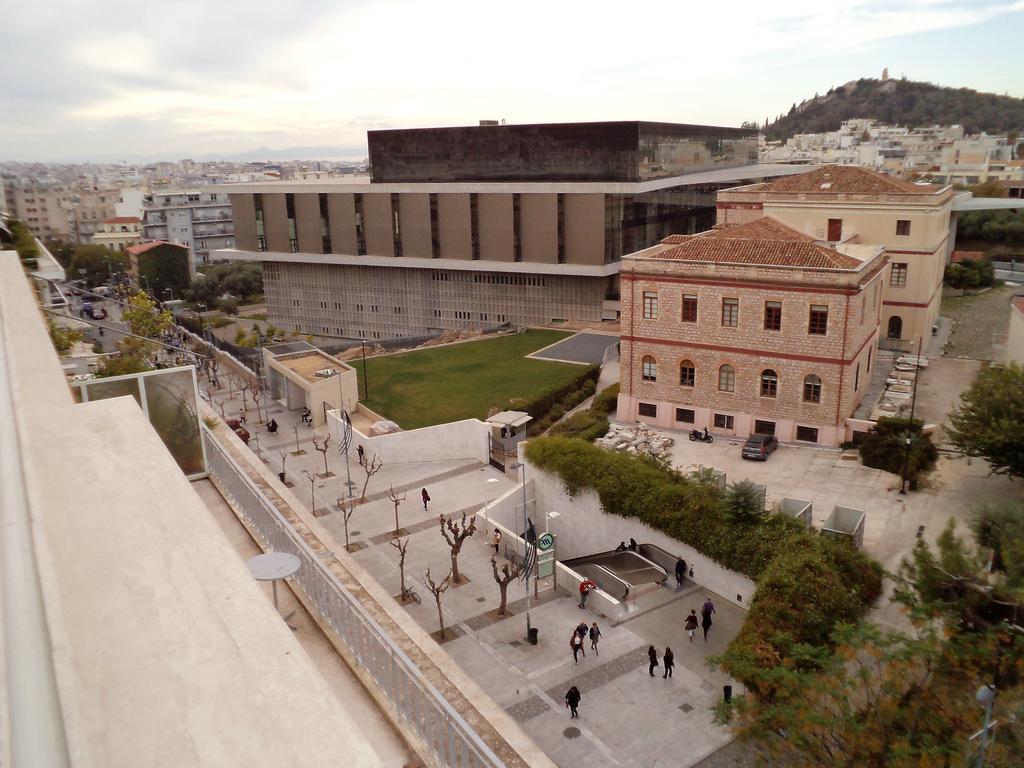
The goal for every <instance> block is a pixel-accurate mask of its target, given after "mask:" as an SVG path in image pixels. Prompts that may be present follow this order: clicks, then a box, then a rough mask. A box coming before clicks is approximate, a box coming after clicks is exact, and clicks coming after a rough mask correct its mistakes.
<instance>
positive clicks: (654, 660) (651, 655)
mask: <svg viewBox="0 0 1024 768" xmlns="http://www.w3.org/2000/svg"><path fill="white" fill-rule="evenodd" d="M647 660H648V661H650V665H649V666H648V667H647V671H648V672H649V673H650V675H651V677H654V670H655V669H657V668H658V652H657V651H656V650H654V646H653V645H651V646H648V648H647Z"/></svg>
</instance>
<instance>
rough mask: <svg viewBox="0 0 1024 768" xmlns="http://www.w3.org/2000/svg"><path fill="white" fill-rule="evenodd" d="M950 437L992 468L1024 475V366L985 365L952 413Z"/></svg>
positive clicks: (1011, 474) (968, 453) (950, 415)
mask: <svg viewBox="0 0 1024 768" xmlns="http://www.w3.org/2000/svg"><path fill="white" fill-rule="evenodd" d="M949 422H950V425H951V427H950V428H949V429H947V430H946V434H947V436H948V437H949V440H950V441H951V442H952V443H953V445H955V446H956V447H957V448H959V449H960V450H961V451H962V452H963V453H965V454H967V455H968V456H978V457H981V458H984V459H985V460H986V461H988V463H989V465H990V466H991V467H992V471H993V472H996V473H999V474H1007V475H1009V476H1010V477H1024V368H1022V367H1021V366H1019V365H1017V364H1016V363H1010V364H1009V365H1007V366H1006V367H1005V368H992V367H990V368H985V369H983V370H981V371H980V372H979V373H978V378H977V379H975V381H974V383H973V384H972V385H971V388H970V389H968V390H967V391H966V392H964V393H963V394H961V395H960V407H959V408H958V409H957V410H955V411H953V412H952V413H951V414H949Z"/></svg>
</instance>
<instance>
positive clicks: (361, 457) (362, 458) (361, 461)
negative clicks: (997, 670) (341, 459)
mask: <svg viewBox="0 0 1024 768" xmlns="http://www.w3.org/2000/svg"><path fill="white" fill-rule="evenodd" d="M356 453H357V454H358V455H359V464H360V466H362V465H363V464H365V463H366V451H364V450H363V446H361V445H357V446H356Z"/></svg>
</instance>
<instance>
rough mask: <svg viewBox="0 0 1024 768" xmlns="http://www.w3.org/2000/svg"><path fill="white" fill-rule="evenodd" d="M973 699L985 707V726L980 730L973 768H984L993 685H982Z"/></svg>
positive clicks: (994, 695) (993, 695) (994, 694)
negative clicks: (976, 757)
mask: <svg viewBox="0 0 1024 768" xmlns="http://www.w3.org/2000/svg"><path fill="white" fill-rule="evenodd" d="M975 698H976V699H977V700H978V703H979V704H983V705H984V706H985V725H984V726H982V729H981V740H980V741H979V742H978V759H977V760H976V761H975V764H974V765H975V768H985V749H986V748H987V747H988V732H989V728H990V727H991V724H992V702H993V701H994V700H995V698H996V687H995V686H994V685H983V686H981V688H979V689H978V692H977V693H976V694H975Z"/></svg>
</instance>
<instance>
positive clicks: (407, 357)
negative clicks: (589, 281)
mask: <svg viewBox="0 0 1024 768" xmlns="http://www.w3.org/2000/svg"><path fill="white" fill-rule="evenodd" d="M570 335H571V334H569V333H565V332H563V331H544V330H528V331H526V332H525V333H518V334H513V335H510V336H501V337H498V338H494V339H485V340H483V341H471V342H466V343H464V344H452V345H451V346H447V347H437V348H435V349H424V350H419V351H416V352H406V353H404V354H400V355H388V356H385V357H374V358H370V359H368V360H367V361H366V368H367V374H368V375H369V382H368V383H369V389H370V397H369V398H368V399H364V402H365V404H366V405H367V406H368V407H369V408H372V409H373V410H374V411H376V412H377V413H379V414H380V415H381V416H383V417H384V418H386V419H391V420H392V421H395V422H397V423H398V425H399V426H401V427H402V428H403V429H417V428H418V427H428V426H431V425H433V424H443V423H445V422H448V421H457V420H459V419H470V418H474V417H475V418H478V419H482V418H484V417H485V416H487V412H488V411H489V410H490V409H491V408H499V409H501V408H504V407H505V406H506V405H507V404H508V401H509V399H510V398H513V397H515V398H523V399H524V400H532V399H534V398H535V397H538V396H539V395H542V394H544V393H545V392H548V391H550V390H552V389H555V388H557V387H560V386H562V385H564V384H566V383H568V382H569V381H572V380H573V379H574V378H576V377H577V376H579V375H580V374H581V373H583V372H584V371H585V370H586V368H585V367H584V366H582V365H571V364H569V363H553V362H546V361H543V360H527V359H525V358H524V355H528V354H530V353H531V352H535V351H537V350H538V349H541V348H542V347H546V346H548V345H549V344H554V343H555V342H556V341H559V340H560V339H564V338H566V337H568V336H570ZM349 364H350V365H352V366H354V367H355V368H356V370H357V371H358V372H359V392H360V394H361V395H362V394H363V364H362V361H360V360H351V361H349Z"/></svg>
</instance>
